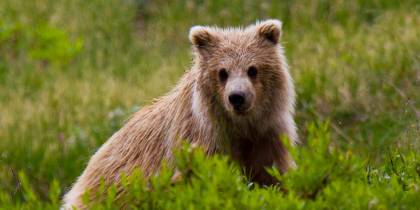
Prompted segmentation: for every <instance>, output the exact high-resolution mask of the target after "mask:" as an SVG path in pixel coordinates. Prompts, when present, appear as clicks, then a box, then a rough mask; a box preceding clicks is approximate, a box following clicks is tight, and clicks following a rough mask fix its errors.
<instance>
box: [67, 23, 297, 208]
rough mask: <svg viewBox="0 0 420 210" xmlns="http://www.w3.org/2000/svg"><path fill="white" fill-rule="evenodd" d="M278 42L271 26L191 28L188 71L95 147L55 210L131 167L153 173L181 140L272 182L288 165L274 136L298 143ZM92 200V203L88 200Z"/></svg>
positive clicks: (278, 32) (113, 181)
mask: <svg viewBox="0 0 420 210" xmlns="http://www.w3.org/2000/svg"><path fill="white" fill-rule="evenodd" d="M280 36H281V22H280V21H278V20H266V21H261V22H257V23H256V24H253V25H250V26H248V27H245V28H218V27H208V26H194V27H192V28H191V29H190V33H189V40H190V42H191V45H192V51H193V57H194V62H193V65H192V67H191V69H190V70H189V71H187V72H186V73H185V74H184V75H183V77H182V79H181V80H180V81H179V82H178V84H177V85H176V86H175V87H174V89H172V90H171V91H170V92H169V93H168V94H166V95H165V96H163V97H161V98H160V99H158V100H156V101H155V102H154V103H153V104H152V105H150V106H146V107H144V108H142V109H140V110H139V111H138V112H137V113H135V114H134V115H133V116H132V117H131V119H130V120H128V122H127V123H126V124H125V125H124V126H123V127H122V128H121V129H120V130H119V131H117V132H116V133H115V134H114V135H113V136H112V137H111V138H110V139H109V140H108V141H107V142H106V143H105V144H104V145H102V147H101V148H100V149H99V150H98V151H97V152H96V153H95V154H94V155H93V156H92V158H91V159H90V161H89V163H88V165H87V167H86V169H85V170H84V172H83V173H82V175H81V176H80V177H79V178H78V179H77V181H76V183H75V184H74V185H73V187H72V189H71V190H70V191H69V192H68V193H67V194H66V195H65V197H64V206H63V207H64V208H72V207H76V208H86V206H85V205H87V204H83V202H82V196H83V194H84V193H85V192H86V191H93V192H94V191H95V190H97V189H98V188H99V187H100V185H101V181H104V182H105V184H106V185H110V184H117V186H118V183H119V181H120V179H119V177H120V175H121V174H130V173H131V172H132V171H133V170H134V169H136V168H139V169H140V170H141V171H142V173H143V174H144V176H145V177H146V178H147V177H148V176H150V175H153V174H154V173H156V172H157V171H158V169H159V166H160V164H161V163H162V161H167V162H169V163H171V161H172V160H173V151H174V149H175V148H177V147H178V146H179V145H180V144H181V143H182V141H184V140H186V141H188V142H190V143H192V144H195V145H198V146H199V147H201V148H203V149H204V151H205V152H206V153H207V154H208V155H211V154H214V153H224V154H227V155H229V156H230V157H231V159H232V160H234V161H236V162H238V163H239V164H240V165H241V166H242V167H243V169H244V172H245V173H246V175H247V176H248V177H249V179H250V180H252V181H255V182H257V183H260V184H265V185H270V184H275V183H276V180H275V179H274V178H273V177H271V176H270V175H269V174H268V173H267V172H266V170H265V168H266V167H271V166H273V165H274V166H276V167H277V168H279V169H280V170H281V171H282V172H285V171H286V170H288V169H289V168H291V167H293V166H294V162H293V160H292V159H291V157H290V156H289V154H288V152H287V150H286V149H285V147H284V145H283V144H282V142H281V141H280V138H281V137H282V136H285V137H287V138H288V139H289V141H290V143H291V144H295V143H296V142H297V139H298V138H297V134H296V127H295V122H294V119H293V116H294V102H295V92H294V86H293V81H292V78H291V76H290V74H289V70H288V65H287V63H286V58H285V56H284V52H283V48H282V46H281V44H280V43H279V39H280ZM118 192H119V193H123V190H119V191H118ZM94 194H95V193H90V195H94ZM94 199H99V198H94V197H90V198H89V200H94Z"/></svg>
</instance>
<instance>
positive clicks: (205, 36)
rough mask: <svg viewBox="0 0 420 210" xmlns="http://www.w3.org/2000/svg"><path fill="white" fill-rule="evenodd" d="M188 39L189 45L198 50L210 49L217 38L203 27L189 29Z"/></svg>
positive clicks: (208, 29)
mask: <svg viewBox="0 0 420 210" xmlns="http://www.w3.org/2000/svg"><path fill="white" fill-rule="evenodd" d="M189 38H190V42H191V44H192V45H193V46H194V47H196V48H197V49H199V50H202V49H205V50H206V49H209V48H212V47H214V46H216V43H217V37H216V36H215V35H214V34H212V31H211V29H210V28H208V27H205V26H193V27H191V29H190V34H189Z"/></svg>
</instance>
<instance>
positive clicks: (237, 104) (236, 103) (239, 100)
mask: <svg viewBox="0 0 420 210" xmlns="http://www.w3.org/2000/svg"><path fill="white" fill-rule="evenodd" d="M245 97H246V96H245V93H244V92H242V91H238V92H233V93H231V94H230V95H229V102H230V104H231V105H232V106H233V108H234V109H235V110H241V107H242V106H243V105H244V103H245V100H246V98H245Z"/></svg>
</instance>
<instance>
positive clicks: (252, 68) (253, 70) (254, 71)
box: [248, 66, 257, 79]
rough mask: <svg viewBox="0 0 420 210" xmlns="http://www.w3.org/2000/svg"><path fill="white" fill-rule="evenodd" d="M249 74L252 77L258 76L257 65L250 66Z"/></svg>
mask: <svg viewBox="0 0 420 210" xmlns="http://www.w3.org/2000/svg"><path fill="white" fill-rule="evenodd" d="M248 76H249V77H251V78H252V79H255V78H256V77H257V68H256V67H255V66H250V67H249V68H248Z"/></svg>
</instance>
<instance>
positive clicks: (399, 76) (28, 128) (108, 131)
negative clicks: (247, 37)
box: [0, 0, 420, 201]
mask: <svg viewBox="0 0 420 210" xmlns="http://www.w3.org/2000/svg"><path fill="white" fill-rule="evenodd" d="M267 18H277V19H280V20H281V21H282V22H283V36H282V37H281V42H282V44H283V46H284V47H285V51H286V55H287V58H288V60H289V64H290V69H291V73H292V76H293V78H294V79H295V82H296V91H297V93H298V97H297V116H296V122H297V124H298V126H299V134H300V136H301V139H303V140H305V139H306V136H307V131H306V125H307V124H308V123H310V122H313V121H319V120H321V121H325V120H330V126H331V133H332V139H333V143H334V144H335V145H337V146H338V147H340V148H343V149H349V150H351V151H353V153H355V154H356V155H358V156H361V157H363V158H367V159H369V161H370V162H371V163H372V164H381V163H382V162H383V161H384V159H386V158H387V153H386V151H389V150H390V148H396V147H398V148H400V149H401V151H417V152H418V151H419V150H420V143H419V136H420V123H419V119H420V105H419V104H420V38H419V37H420V27H419V26H420V3H419V2H418V1H415V0H406V1H396V0H354V1H347V0H337V1H325V0H314V1H305V0H297V1H292V0H284V1H269V0H267V1H263V0H261V1H239V0H230V1H222V0H216V1H205V0H174V1H163V0H90V1H85V0H37V1H25V0H2V1H0V191H1V192H2V193H3V195H8V196H12V198H13V199H14V200H15V201H19V200H24V199H25V196H24V195H23V194H22V189H21V188H22V186H21V182H20V181H19V177H18V175H17V174H18V173H24V174H26V176H27V178H28V180H29V183H31V185H32V186H33V188H34V191H35V193H37V195H38V196H39V197H40V199H47V197H48V192H49V189H50V183H51V182H52V180H57V181H58V183H59V188H60V189H61V190H62V191H65V190H66V189H68V188H69V187H70V185H71V183H72V182H73V181H75V179H76V177H77V176H78V175H79V174H80V173H81V172H82V170H83V168H84V167H85V165H86V163H87V161H88V159H89V158H90V156H91V155H92V154H93V153H94V151H95V150H96V149H97V148H98V147H99V146H100V145H101V144H102V143H103V142H104V141H106V140H107V138H109V137H110V136H111V135H112V134H113V133H114V132H115V131H116V130H117V129H118V128H119V127H120V126H121V125H122V124H123V123H124V121H125V120H126V119H127V118H128V117H129V116H130V114H132V113H133V112H134V111H136V110H138V109H139V108H141V107H142V106H144V105H147V104H150V102H151V100H152V99H153V98H155V97H158V96H160V95H162V94H164V93H165V92H167V91H168V90H170V88H171V87H173V86H174V85H175V83H176V82H177V80H178V79H179V78H180V76H181V75H182V74H183V73H184V72H185V71H186V70H188V69H189V67H190V65H191V60H192V58H191V50H190V45H189V42H188V31H189V28H190V27H191V26H193V25H217V26H246V25H249V24H252V23H255V21H256V20H263V19H267ZM0 197H1V196H0Z"/></svg>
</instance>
